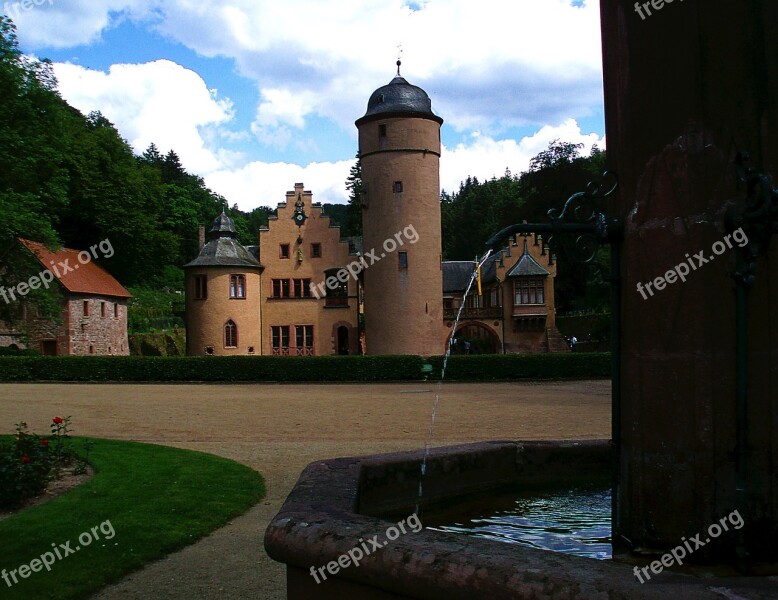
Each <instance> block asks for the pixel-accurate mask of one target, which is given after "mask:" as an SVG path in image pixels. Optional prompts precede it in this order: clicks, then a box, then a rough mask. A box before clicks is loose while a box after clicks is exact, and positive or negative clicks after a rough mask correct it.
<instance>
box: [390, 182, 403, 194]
mask: <svg viewBox="0 0 778 600" xmlns="http://www.w3.org/2000/svg"><path fill="white" fill-rule="evenodd" d="M392 190H393V191H394V193H395V194H401V193H402V191H403V182H402V181H395V182H394V185H393V186H392Z"/></svg>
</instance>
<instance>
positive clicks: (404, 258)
mask: <svg viewBox="0 0 778 600" xmlns="http://www.w3.org/2000/svg"><path fill="white" fill-rule="evenodd" d="M397 258H398V261H399V264H400V268H401V269H407V268H408V253H407V252H398V253H397Z"/></svg>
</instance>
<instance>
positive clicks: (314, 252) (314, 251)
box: [311, 243, 321, 258]
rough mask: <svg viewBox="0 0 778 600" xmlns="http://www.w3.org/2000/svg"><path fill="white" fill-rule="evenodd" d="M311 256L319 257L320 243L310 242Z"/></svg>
mask: <svg viewBox="0 0 778 600" xmlns="http://www.w3.org/2000/svg"><path fill="white" fill-rule="evenodd" d="M311 258H321V244H318V243H317V244H311Z"/></svg>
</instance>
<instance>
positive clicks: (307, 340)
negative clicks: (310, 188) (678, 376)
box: [294, 325, 313, 356]
mask: <svg viewBox="0 0 778 600" xmlns="http://www.w3.org/2000/svg"><path fill="white" fill-rule="evenodd" d="M294 332H295V344H296V346H297V355H298V356H313V325H295V328H294Z"/></svg>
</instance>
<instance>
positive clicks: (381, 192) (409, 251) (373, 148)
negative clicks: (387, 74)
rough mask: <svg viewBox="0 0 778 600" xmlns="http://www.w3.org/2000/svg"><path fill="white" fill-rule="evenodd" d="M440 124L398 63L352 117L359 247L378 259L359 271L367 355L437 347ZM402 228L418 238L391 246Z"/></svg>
mask: <svg viewBox="0 0 778 600" xmlns="http://www.w3.org/2000/svg"><path fill="white" fill-rule="evenodd" d="M442 123H443V119H441V118H440V117H438V116H437V115H435V114H434V113H433V112H432V102H431V101H430V98H429V96H428V95H427V93H426V92H425V91H424V90H422V89H421V88H419V87H417V86H415V85H411V84H410V83H408V82H407V81H406V80H405V79H403V78H402V77H401V76H400V61H397V76H396V77H395V78H394V79H392V81H391V82H390V83H389V84H388V85H385V86H383V87H380V88H378V89H377V90H376V91H375V92H373V94H372V95H371V96H370V100H369V101H368V103H367V112H366V113H365V115H364V116H363V117H361V118H360V119H358V120H357V122H356V126H357V129H358V130H359V156H360V159H361V161H362V187H363V196H362V230H363V244H364V247H365V249H366V250H369V249H374V250H375V252H376V254H377V256H380V257H381V260H380V261H376V262H375V263H373V264H372V265H371V266H370V268H369V269H365V272H364V279H365V338H366V340H365V342H366V347H367V353H368V354H419V355H423V356H430V355H435V354H442V353H443V351H444V348H445V337H444V336H441V332H440V323H441V321H442V320H443V302H442V297H441V290H442V286H443V273H442V256H441V224H440V126H441V125H442ZM406 227H412V228H413V229H414V230H415V232H416V234H417V237H418V240H417V241H416V242H415V243H413V244H404V245H403V246H402V247H400V248H396V246H397V245H398V243H399V242H400V241H401V240H402V239H403V238H402V232H403V231H404V230H405V228H406ZM398 234H399V236H400V237H395V236H398ZM393 240H396V242H393ZM391 248H395V250H393V251H392V250H390V249H391Z"/></svg>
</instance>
